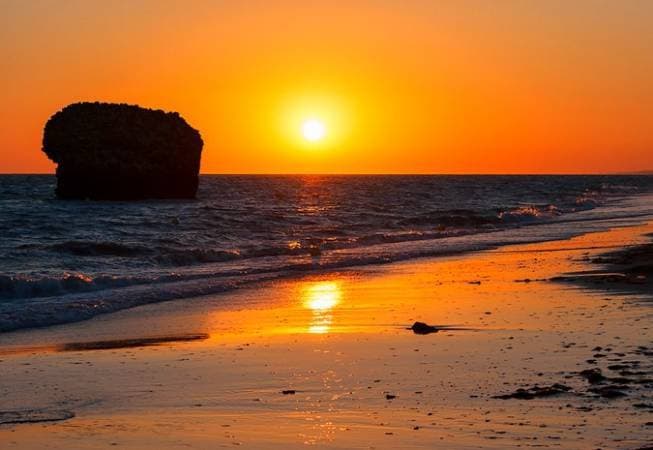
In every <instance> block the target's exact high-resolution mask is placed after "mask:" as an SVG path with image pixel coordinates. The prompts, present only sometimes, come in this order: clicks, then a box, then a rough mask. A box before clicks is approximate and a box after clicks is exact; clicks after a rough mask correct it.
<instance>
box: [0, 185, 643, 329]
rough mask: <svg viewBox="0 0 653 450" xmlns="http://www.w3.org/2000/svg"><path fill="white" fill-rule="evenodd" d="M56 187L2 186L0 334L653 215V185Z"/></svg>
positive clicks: (558, 235) (565, 234) (545, 237)
mask: <svg viewBox="0 0 653 450" xmlns="http://www.w3.org/2000/svg"><path fill="white" fill-rule="evenodd" d="M54 183H55V178H54V177H53V176H0V211H1V213H0V231H1V232H2V236H3V239H2V240H0V332H1V331H8V330H13V329H20V328H26V327H35V326H44V325H49V324H56V323H66V322H73V321H77V320H82V319H86V318H89V317H93V316H95V315H97V314H100V313H105V312H112V311H116V310H119V309H124V308H128V307H133V306H137V305H140V304H146V303H153V302H159V301H164V300H169V299H173V298H187V297H193V296H197V295H205V294H210V293H215V292H221V291H224V290H227V289H231V288H233V287H238V286H242V285H243V284H246V283H249V282H256V281H260V280H261V279H267V278H271V277H273V278H277V277H287V276H291V275H293V276H294V275H297V274H298V273H299V274H301V273H303V272H312V271H316V270H322V269H327V268H328V269H333V268H338V267H349V266H353V265H364V264H378V263H386V262H389V261H396V260H401V259H409V258H413V257H416V256H428V255H439V254H453V253H458V252H463V251H475V250H482V249H487V248H493V247H496V246H499V245H503V244H506V243H518V242H533V241H542V240H549V239H555V238H563V237H568V236H572V235H574V234H580V233H583V232H588V231H593V230H596V229H604V228H605V227H609V226H611V225H613V224H620V223H621V224H623V223H629V221H630V222H632V221H634V220H638V219H641V217H642V216H643V215H646V214H651V213H653V206H652V203H651V202H649V201H641V200H639V201H638V200H637V198H638V197H637V196H635V197H632V195H634V194H638V193H640V194H641V193H643V192H648V191H650V190H651V188H653V177H646V176H203V177H202V178H201V183H200V191H199V194H198V199H197V200H196V201H149V202H148V201H145V202H131V203H125V202H87V201H58V200H56V199H55V198H53V188H54Z"/></svg>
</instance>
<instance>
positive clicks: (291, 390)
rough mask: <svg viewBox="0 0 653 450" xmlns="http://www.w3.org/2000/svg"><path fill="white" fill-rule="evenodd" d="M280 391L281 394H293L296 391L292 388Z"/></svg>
mask: <svg viewBox="0 0 653 450" xmlns="http://www.w3.org/2000/svg"><path fill="white" fill-rule="evenodd" d="M281 393H282V394H283V395H295V394H296V393H297V391H296V390H294V389H286V390H285V391H281Z"/></svg>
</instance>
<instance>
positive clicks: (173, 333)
mask: <svg viewBox="0 0 653 450" xmlns="http://www.w3.org/2000/svg"><path fill="white" fill-rule="evenodd" d="M652 231H653V224H648V225H645V226H638V227H631V228H621V229H615V230H612V231H609V232H603V233H594V234H589V235H586V236H582V237H579V238H575V239H571V240H566V241H555V242H549V243H543V244H531V245H521V246H510V247H504V248H502V249H499V250H494V251H488V252H483V253H478V254H471V255H467V256H459V257H450V258H440V259H423V260H414V261H409V262H403V263H396V264H390V265H387V266H376V267H365V268H358V269H352V270H347V271H342V272H333V273H328V274H322V275H319V276H309V277H304V278H301V279H297V280H289V281H288V280H287V281H275V282H269V283H264V284H261V285H259V286H255V287H252V288H247V289H242V290H239V291H235V292H231V293H225V294H221V295H215V296H210V297H205V298H197V299H188V300H184V301H173V302H167V303H162V304H157V305H148V306H144V307H139V308H134V309H131V310H126V311H121V312H118V313H115V314H110V315H106V316H100V317H96V318H95V319H92V320H89V321H86V322H82V323H77V324H72V325H66V326H60V327H52V328H49V329H41V330H28V331H22V332H14V333H6V334H3V335H0V347H1V348H2V349H3V354H2V355H0V377H1V378H0V379H1V380H2V382H1V383H0V423H3V424H2V425H0V442H2V448H3V449H4V448H7V449H11V448H21V449H23V448H25V449H27V448H29V449H32V448H33V449H43V448H52V449H71V448H89V449H96V448H130V449H131V448H134V449H135V448H138V449H141V448H150V447H157V448H161V449H173V448H174V449H177V448H198V449H206V448H225V447H229V448H231V447H234V446H240V447H245V448H253V449H281V448H283V449H292V448H303V447H305V446H307V445H309V446H314V447H316V448H338V449H352V448H361V449H366V448H367V449H372V448H374V449H381V448H401V449H411V448H415V449H418V448H442V449H474V448H494V449H507V448H534V447H537V448H564V449H596V448H603V449H638V448H644V447H646V446H647V445H651V444H652V443H653V438H652V436H653V414H652V411H653V385H652V383H651V382H650V379H653V373H652V372H653V344H652V342H653V331H652V330H651V325H650V324H651V319H652V318H653V305H652V304H651V298H650V297H651V292H650V291H647V290H646V289H640V290H638V291H632V292H625V291H623V292H622V291H621V290H609V291H605V290H603V289H600V288H597V287H596V286H593V287H587V286H586V285H584V284H576V283H569V282H554V281H550V280H551V278H554V277H558V276H560V275H562V274H568V273H579V272H587V271H591V270H596V269H597V268H596V266H594V265H593V263H592V261H593V260H596V258H599V257H600V255H602V254H604V253H606V252H609V251H612V250H616V249H619V248H622V247H625V246H633V245H636V244H644V243H647V242H649V238H648V237H646V236H645V235H646V234H647V233H651V232H652ZM416 321H420V322H424V323H427V324H432V325H445V326H450V327H453V328H456V329H450V330H447V329H443V330H441V331H438V332H436V333H429V334H424V335H421V334H415V333H413V331H411V330H408V329H407V328H409V327H411V325H412V324H413V323H414V322H416ZM457 328H467V329H457ZM205 334H206V335H208V337H206V336H205ZM183 336H195V337H196V338H195V339H186V340H183V339H177V338H179V337H183ZM119 342H127V343H129V344H130V345H118V344H119ZM139 342H141V343H142V344H148V345H139V344H138V343H139ZM71 343H73V344H74V345H73V346H71V345H70V344H71ZM112 343H113V344H112ZM63 350H68V351H63ZM599 376H600V377H602V378H600V377H599ZM556 386H558V387H556ZM559 386H564V389H563V388H560V387H559ZM520 389H521V391H520ZM608 391H614V392H619V393H620V394H619V395H617V394H615V395H609V392H608ZM542 392H544V394H541V393H542ZM614 392H613V393H614ZM23 419H24V420H23ZM17 422H26V423H17Z"/></svg>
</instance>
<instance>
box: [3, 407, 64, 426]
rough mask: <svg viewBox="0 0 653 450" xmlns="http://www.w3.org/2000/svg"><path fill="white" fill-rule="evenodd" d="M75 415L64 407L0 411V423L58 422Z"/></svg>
mask: <svg viewBox="0 0 653 450" xmlns="http://www.w3.org/2000/svg"><path fill="white" fill-rule="evenodd" d="M73 417H75V413H73V412H72V411H68V410H65V409H23V410H18V411H0V425H3V424H19V423H38V422H58V421H61V420H68V419H72V418H73Z"/></svg>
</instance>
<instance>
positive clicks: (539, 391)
mask: <svg viewBox="0 0 653 450" xmlns="http://www.w3.org/2000/svg"><path fill="white" fill-rule="evenodd" d="M569 391H571V388H570V387H569V386H566V385H564V384H560V383H555V384H552V385H551V386H533V387H531V388H528V389H524V388H520V389H517V390H516V391H515V392H513V393H511V394H503V395H495V396H493V397H492V398H498V399H501V400H509V399H518V400H532V399H534V398H539V397H551V396H553V395H559V394H564V393H566V392H569Z"/></svg>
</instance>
